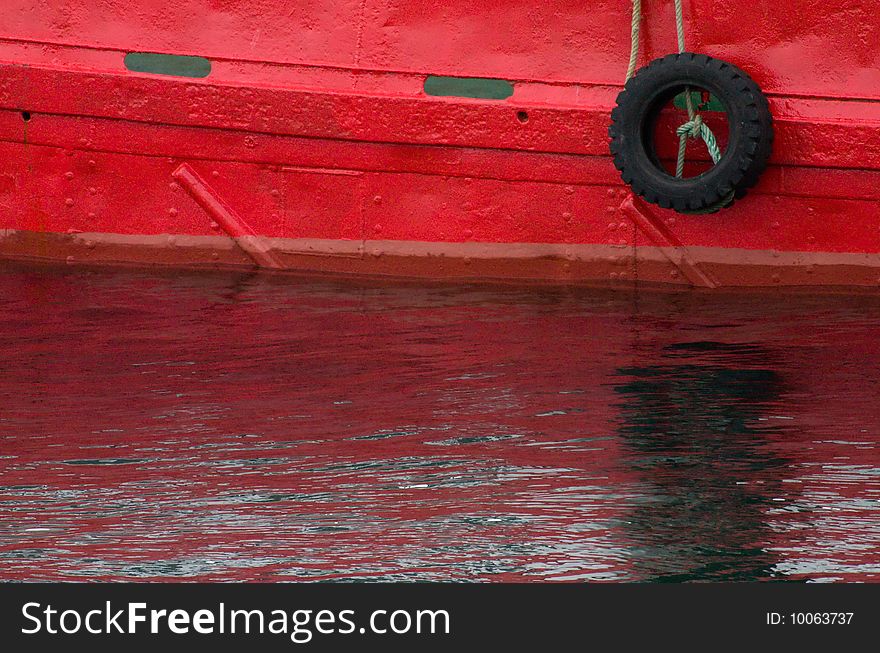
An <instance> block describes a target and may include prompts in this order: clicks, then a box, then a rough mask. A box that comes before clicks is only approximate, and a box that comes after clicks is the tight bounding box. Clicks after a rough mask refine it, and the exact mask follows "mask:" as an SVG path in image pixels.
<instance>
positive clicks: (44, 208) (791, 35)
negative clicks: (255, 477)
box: [0, 0, 880, 287]
mask: <svg viewBox="0 0 880 653" xmlns="http://www.w3.org/2000/svg"><path fill="white" fill-rule="evenodd" d="M114 4H116V5H118V6H116V7H113V6H112V5H114ZM142 4H146V5H148V6H147V7H146V8H144V7H139V9H138V11H137V12H135V11H131V10H130V9H128V4H127V3H109V5H110V8H109V9H108V7H107V3H105V5H104V6H103V9H102V11H103V13H96V12H95V10H94V9H93V8H92V5H91V3H87V2H84V1H83V0H71V1H70V2H65V3H58V4H57V6H56V7H54V8H50V7H47V6H45V5H44V4H41V3H36V2H34V1H33V0H7V1H6V2H4V3H3V7H2V8H0V19H2V20H0V26H2V27H0V80H2V81H0V154H2V156H0V207H2V212H0V254H2V255H5V256H13V257H37V258H62V259H63V258H67V259H68V260H71V261H74V262H80V261H83V262H89V261H92V262H98V261H114V262H130V263H147V264H160V263H161V264H179V265H195V266H207V267H210V266H221V265H253V264H254V262H256V263H257V264H259V265H261V266H264V267H275V268H291V269H298V270H314V271H328V272H351V273H363V274H383V275H398V276H430V277H451V278H514V279H531V280H549V281H563V282H578V281H585V280H596V279H606V280H608V279H618V280H619V279H624V280H630V279H632V278H634V277H636V276H637V277H638V278H639V279H641V280H645V281H663V282H672V283H682V284H686V283H691V284H694V285H702V286H710V287H711V286H714V285H776V284H783V285H800V284H803V285H815V284H848V285H863V286H875V285H877V284H878V277H880V255H878V252H880V229H878V225H880V67H878V65H877V62H876V61H875V59H874V58H873V57H874V53H876V52H877V51H878V50H880V29H878V28H880V24H878V18H877V16H876V14H875V13H874V11H873V7H872V6H871V3H868V2H867V1H864V2H862V3H852V2H847V3H843V2H841V1H839V0H833V1H832V2H828V3H819V4H816V3H808V2H805V1H804V0H798V1H797V2H795V3H794V5H795V6H793V7H789V8H790V9H791V11H789V12H786V14H785V15H782V14H780V12H778V11H777V6H776V5H777V4H778V3H773V4H772V5H771V3H770V2H768V1H767V0H759V1H758V2H754V3H751V4H750V5H749V6H748V7H747V8H746V9H745V10H744V9H743V8H741V7H737V6H735V5H731V4H729V3H719V2H713V1H710V0H691V2H689V3H686V11H687V15H688V24H687V31H688V45H689V48H690V49H692V50H694V51H698V52H705V53H707V54H710V55H713V56H716V57H719V58H722V59H726V60H728V61H731V62H732V63H735V64H737V65H739V66H740V67H742V68H743V69H745V70H746V71H748V72H749V73H750V74H751V75H752V76H753V77H754V78H755V80H756V81H757V82H758V83H759V84H760V85H761V86H762V88H763V89H764V90H765V91H766V92H767V94H768V95H769V97H770V102H771V108H772V111H773V114H774V117H775V120H776V133H777V142H776V147H775V152H774V155H773V158H772V160H771V166H770V169H769V170H768V171H767V173H766V174H765V175H764V177H763V179H762V181H761V182H760V184H759V185H758V187H757V189H756V190H755V191H754V192H753V193H751V194H750V195H749V197H748V198H747V199H745V200H744V201H742V202H740V203H738V204H737V205H736V206H735V207H734V208H732V209H730V210H726V211H724V212H723V213H720V214H717V215H713V216H681V215H678V214H675V213H672V212H669V211H664V210H661V209H659V208H656V207H648V206H643V205H641V204H636V205H635V206H632V205H628V204H627V202H628V200H627V198H628V196H629V194H628V190H627V189H626V187H625V186H623V185H622V182H621V181H620V178H619V176H618V174H617V172H616V171H615V170H614V167H613V165H612V164H611V160H610V157H609V156H608V142H607V140H608V139H607V127H608V122H609V112H610V108H611V106H612V105H613V103H614V99H615V97H616V94H617V92H618V91H619V89H620V82H621V78H622V77H623V74H624V69H625V67H626V60H627V57H628V53H629V20H630V16H629V3H627V2H623V1H621V2H614V3H607V5H608V6H605V4H603V5H601V6H598V7H589V8H587V7H584V3H582V2H575V1H574V0H565V1H563V2H556V3H552V5H547V4H541V3H535V2H525V1H516V2H511V1H509V0H504V1H503V2H502V1H501V0H495V1H492V2H483V3H476V4H475V3H473V2H463V1H462V0H450V1H449V2H445V3H443V6H437V3H428V2H424V1H422V0H411V1H409V2H402V1H397V0H364V1H363V2H350V3H337V2H323V1H321V0H313V1H312V2H308V3H297V4H296V6H295V7H294V8H291V6H288V5H285V4H284V3H279V4H277V5H274V4H272V3H251V2H244V1H239V2H230V1H224V2H206V1H205V0H176V1H175V2H170V3H169V2H161V3H160V2H155V1H152V2H147V3H142ZM844 5H845V7H846V9H847V11H845V12H844V11H842V9H843V8H844ZM734 12H736V13H735V15H734ZM642 31H643V37H644V38H643V42H644V48H643V61H647V60H648V59H649V58H654V57H657V56H660V55H663V54H666V53H668V52H671V51H673V50H674V49H675V38H674V29H673V22H672V3H671V1H670V2H662V3H649V5H648V6H647V7H646V20H645V24H644V26H643V30H642ZM131 53H134V54H133V55H132V54H131ZM139 53H164V54H166V55H167V54H173V55H190V56H193V57H201V58H199V59H185V60H181V59H174V58H168V57H165V58H162V57H159V58H157V57H154V56H153V57H151V56H143V55H141V54H139ZM126 54H129V55H130V56H129V58H128V59H126V57H125V55H126ZM126 64H127V65H126ZM175 66H177V67H178V68H177V69H176V70H175V69H174V67H175ZM156 73H165V74H156ZM167 73H177V74H178V75H177V76H169V75H168V74H167ZM181 74H182V75H184V76H180V75H181ZM186 75H188V76H189V77H187V76H186ZM429 76H437V77H458V78H461V77H474V78H485V79H493V80H505V81H495V82H486V81H483V82H480V81H473V80H472V81H471V82H469V83H465V82H462V80H461V79H459V80H457V81H456V80H452V81H450V80H444V79H437V78H436V77H432V78H431V82H429V85H428V88H427V91H428V92H430V93H441V94H444V95H432V94H429V93H428V92H426V86H425V84H426V79H427V78H428V77H429ZM432 84H433V86H432ZM468 84H469V87H468V88H465V86H468ZM510 91H512V95H509V93H510ZM450 94H451V95H450ZM456 94H458V95H459V96H456ZM468 94H470V95H475V94H476V95H480V94H483V95H492V96H493V97H494V98H495V99H490V98H486V99H475V98H467V97H460V95H468ZM505 95H509V97H503V96H505ZM230 236H232V237H234V238H235V239H237V243H236V242H235V241H233V240H232V239H231V238H230Z"/></svg>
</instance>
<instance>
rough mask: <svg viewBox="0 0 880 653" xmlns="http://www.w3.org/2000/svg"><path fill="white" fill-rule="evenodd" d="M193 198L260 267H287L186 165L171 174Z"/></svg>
mask: <svg viewBox="0 0 880 653" xmlns="http://www.w3.org/2000/svg"><path fill="white" fill-rule="evenodd" d="M171 176H172V177H174V179H175V180H177V182H178V183H179V184H180V185H181V186H183V187H184V188H185V189H186V190H187V192H188V193H189V194H190V195H191V196H192V198H193V199H194V200H195V201H196V202H197V203H198V205H199V206H201V207H202V208H203V209H204V210H205V212H206V213H208V215H210V216H211V217H212V218H214V220H215V221H216V222H217V224H219V225H220V226H221V227H222V228H223V230H224V231H225V232H226V233H227V234H229V237H230V238H232V239H233V240H234V241H235V243H236V244H237V245H238V246H239V247H241V249H242V250H243V251H244V252H245V253H246V254H247V255H248V256H250V257H251V259H252V260H253V262H254V263H256V264H257V265H258V266H259V267H262V268H269V269H272V270H280V269H282V268H284V264H283V263H281V262H280V261H279V260H278V259H277V258H275V256H274V255H273V254H272V252H271V251H269V247H268V245H267V243H266V239H265V238H264V237H262V236H258V235H257V234H256V233H254V230H253V229H251V227H250V226H249V225H248V224H247V223H246V222H245V221H244V220H242V219H241V218H240V217H239V216H237V215H236V214H235V212H234V211H233V210H232V209H230V208H229V207H228V206H226V204H225V203H224V202H223V200H222V199H220V196H219V195H217V193H216V192H215V191H214V190H213V189H212V188H211V187H210V186H208V184H207V183H205V180H204V179H202V178H201V177H199V175H198V174H197V173H196V172H195V170H193V169H192V168H191V167H190V166H189V164H187V163H183V164H181V165H180V167H178V168H177V170H175V171H174V172H173V173H172V175H171Z"/></svg>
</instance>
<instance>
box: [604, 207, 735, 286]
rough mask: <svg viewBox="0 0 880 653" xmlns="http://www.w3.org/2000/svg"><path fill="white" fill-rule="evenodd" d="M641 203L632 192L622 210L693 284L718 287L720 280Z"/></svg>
mask: <svg viewBox="0 0 880 653" xmlns="http://www.w3.org/2000/svg"><path fill="white" fill-rule="evenodd" d="M640 204H641V203H640V202H638V200H636V198H635V197H634V196H633V194H632V193H630V194H629V195H627V197H626V199H625V200H623V203H622V204H621V205H620V210H621V211H622V212H623V213H624V214H626V215H627V216H628V217H629V219H630V220H632V221H633V223H634V224H635V225H636V227H637V228H638V230H639V231H641V232H642V233H643V234H644V235H645V236H646V237H647V238H648V240H650V241H651V242H652V243H654V245H656V246H657V247H658V248H659V249H660V251H661V252H662V253H663V255H664V256H665V257H666V258H667V259H669V262H670V263H672V264H673V265H674V266H675V267H676V268H677V269H678V271H679V272H680V273H681V275H682V276H683V277H684V278H685V279H687V280H688V281H689V282H690V283H691V285H694V286H698V287H700V288H717V287H718V282H717V281H716V280H715V279H713V278H712V277H711V276H710V275H709V274H708V273H706V272H704V271H703V270H701V269H700V268H699V266H698V265H697V262H696V261H695V260H694V258H693V257H692V256H691V255H690V252H688V251H687V248H686V247H685V246H684V245H683V244H682V243H681V241H679V240H678V238H676V237H675V234H673V233H672V232H671V231H669V229H667V228H666V225H664V224H663V223H662V222H661V221H660V220H659V219H658V218H657V217H656V216H654V215H652V214H651V213H650V212H649V211H648V210H646V209H645V208H644V207H643V206H640Z"/></svg>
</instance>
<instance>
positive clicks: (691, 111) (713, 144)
mask: <svg viewBox="0 0 880 653" xmlns="http://www.w3.org/2000/svg"><path fill="white" fill-rule="evenodd" d="M632 5H633V10H632V46H631V49H630V54H629V67H628V68H627V71H626V81H629V80H630V78H632V76H633V75H635V72H636V65H637V61H638V58H639V47H640V40H641V39H640V32H641V22H642V0H632ZM675 33H676V37H677V39H678V53H679V54H682V53H684V51H685V38H684V9H683V8H682V1H681V0H675ZM685 102H686V104H687V112H688V121H687V122H686V123H685V124H683V125H682V126H681V127H679V128H678V129H677V130H676V134H678V160H677V161H676V164H675V176H676V177H677V178H679V179H681V178H682V177H683V176H684V162H685V154H686V153H687V142H688V138H693V139H697V138H702V139H703V142H705V143H706V149H708V150H709V156H710V157H712V162H713V163H715V164H717V163H718V162H719V161H720V160H721V150H720V149H719V148H718V141H717V140H716V139H715V134H713V133H712V130H711V129H710V128H709V126H708V125H707V124H706V123H704V122H703V117H702V116H701V115H700V114H698V113H697V110H696V108H694V100H693V98H692V97H691V89H690V87H687V88H686V89H685Z"/></svg>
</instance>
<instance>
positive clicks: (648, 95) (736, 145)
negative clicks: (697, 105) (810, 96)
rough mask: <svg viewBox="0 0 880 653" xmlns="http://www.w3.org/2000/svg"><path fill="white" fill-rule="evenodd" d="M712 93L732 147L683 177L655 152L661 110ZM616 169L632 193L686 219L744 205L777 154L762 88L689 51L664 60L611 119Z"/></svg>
mask: <svg viewBox="0 0 880 653" xmlns="http://www.w3.org/2000/svg"><path fill="white" fill-rule="evenodd" d="M690 87H693V88H695V89H705V90H707V91H709V92H710V93H711V94H712V95H714V96H715V97H717V98H718V99H719V100H720V101H721V103H722V104H723V105H724V107H725V109H726V111H727V119H728V129H729V142H728V146H727V148H726V149H725V151H724V152H723V153H722V157H721V159H720V160H719V161H718V163H717V164H716V165H715V166H714V167H712V168H711V169H710V170H708V171H706V172H704V173H703V174H700V175H698V176H696V177H690V178H683V179H679V178H676V177H675V176H674V175H671V174H669V173H668V172H667V171H666V170H665V169H663V167H662V165H661V164H660V162H659V160H658V158H657V155H656V152H655V151H654V146H653V143H652V140H653V125H654V124H655V121H656V119H657V117H658V115H659V112H660V110H661V109H662V108H663V107H664V106H666V105H667V104H668V103H669V101H670V100H672V98H673V97H675V96H676V95H678V94H679V93H681V92H683V91H684V90H685V89H686V88H690ZM609 136H610V138H611V144H610V147H611V154H612V155H613V157H614V166H615V167H616V168H617V169H618V171H620V175H621V177H622V178H623V181H624V183H626V184H628V185H629V186H630V187H631V188H632V190H633V192H635V193H636V194H637V195H640V196H641V197H643V198H644V199H645V200H646V201H648V202H651V203H652V204H657V205H658V206H661V207H663V208H666V209H674V210H676V211H678V212H680V213H694V212H712V211H714V210H716V209H718V208H721V207H722V206H727V205H729V204H730V199H731V197H733V198H736V199H741V198H742V197H744V196H745V195H746V192H747V191H748V190H749V189H750V188H752V187H753V186H754V185H755V184H756V183H758V180H759V179H760V177H761V175H762V174H763V172H764V170H766V168H767V160H768V159H769V157H770V153H771V151H772V147H773V137H774V131H773V118H772V116H771V114H770V105H769V104H768V102H767V98H766V96H765V95H764V93H763V92H762V91H761V89H760V88H759V87H758V85H757V84H756V83H755V82H754V81H753V80H752V78H751V77H749V76H748V74H746V73H745V72H743V71H742V70H741V69H740V68H737V67H736V66H734V65H733V64H730V63H727V62H725V61H721V60H720V59H715V58H712V57H709V56H707V55H704V54H693V53H690V52H685V53H682V54H673V55H669V56H667V57H664V58H662V59H657V60H655V61H653V62H651V63H650V64H648V65H647V66H645V67H644V68H642V69H641V70H639V71H638V72H637V73H636V74H635V75H634V76H633V77H632V79H630V80H629V81H628V82H627V83H626V86H625V87H624V89H623V91H621V93H620V94H619V95H618V96H617V106H616V107H615V108H614V110H613V111H612V112H611V126H610V128H609Z"/></svg>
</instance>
